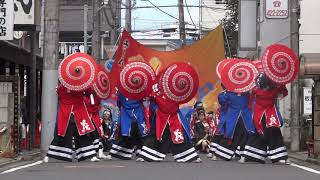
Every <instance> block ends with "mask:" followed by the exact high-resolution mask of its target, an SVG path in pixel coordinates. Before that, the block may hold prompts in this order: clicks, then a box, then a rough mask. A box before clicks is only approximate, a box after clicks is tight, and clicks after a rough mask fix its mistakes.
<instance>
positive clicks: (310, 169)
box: [290, 163, 320, 174]
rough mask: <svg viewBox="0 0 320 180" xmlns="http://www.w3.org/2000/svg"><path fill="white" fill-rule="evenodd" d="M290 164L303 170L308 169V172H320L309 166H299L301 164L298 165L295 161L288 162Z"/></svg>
mask: <svg viewBox="0 0 320 180" xmlns="http://www.w3.org/2000/svg"><path fill="white" fill-rule="evenodd" d="M290 166H294V167H297V168H300V169H303V170H306V171H309V172H312V173H315V174H320V171H317V170H314V169H312V168H309V167H305V166H301V165H298V164H295V163H290Z"/></svg>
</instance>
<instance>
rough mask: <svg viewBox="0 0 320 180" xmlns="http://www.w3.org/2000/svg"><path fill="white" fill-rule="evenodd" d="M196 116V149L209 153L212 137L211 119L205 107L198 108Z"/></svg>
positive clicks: (194, 130)
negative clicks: (207, 115)
mask: <svg viewBox="0 0 320 180" xmlns="http://www.w3.org/2000/svg"><path fill="white" fill-rule="evenodd" d="M195 113H196V114H195V116H194V126H193V132H194V143H195V147H196V149H198V150H200V151H201V152H205V153H207V152H208V150H209V139H210V131H211V126H210V119H209V118H208V117H206V115H205V110H204V109H201V108H199V109H197V111H196V112H195Z"/></svg>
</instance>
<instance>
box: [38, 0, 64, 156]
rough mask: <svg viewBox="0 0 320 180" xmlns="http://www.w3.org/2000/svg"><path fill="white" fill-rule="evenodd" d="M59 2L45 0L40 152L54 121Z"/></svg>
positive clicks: (47, 143)
mask: <svg viewBox="0 0 320 180" xmlns="http://www.w3.org/2000/svg"><path fill="white" fill-rule="evenodd" d="M59 2H60V1H57V0H46V1H45V5H44V4H43V5H44V7H45V10H44V14H42V15H44V18H45V19H44V21H45V23H44V25H45V27H44V58H43V79H42V96H41V110H42V111H41V117H42V121H41V125H42V126H41V127H42V130H41V147H40V148H41V152H42V153H43V154H45V153H46V152H47V151H48V148H49V145H50V142H51V140H52V139H53V132H54V127H55V122H56V114H57V104H58V98H57V93H56V86H57V85H58V58H59V57H58V41H59Z"/></svg>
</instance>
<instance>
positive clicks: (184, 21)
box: [147, 0, 212, 29]
mask: <svg viewBox="0 0 320 180" xmlns="http://www.w3.org/2000/svg"><path fill="white" fill-rule="evenodd" d="M147 1H148V2H149V3H150V4H151V5H152V6H153V7H155V8H157V9H158V10H159V11H161V12H163V13H164V14H166V15H168V16H170V17H171V18H173V19H176V20H178V21H179V19H178V18H176V17H175V16H173V15H171V14H169V13H167V12H165V11H164V10H162V9H161V8H159V6H157V5H155V4H153V3H152V2H151V1H150V0H147ZM175 7H177V6H175ZM198 7H199V6H198ZM184 24H188V25H194V26H195V27H200V26H199V25H195V24H194V23H193V24H190V23H188V22H186V21H184ZM203 28H205V29H212V28H206V27H203Z"/></svg>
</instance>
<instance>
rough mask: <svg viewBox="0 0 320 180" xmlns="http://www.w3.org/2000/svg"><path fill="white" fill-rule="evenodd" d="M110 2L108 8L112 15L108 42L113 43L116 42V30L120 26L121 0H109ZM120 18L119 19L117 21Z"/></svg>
mask: <svg viewBox="0 0 320 180" xmlns="http://www.w3.org/2000/svg"><path fill="white" fill-rule="evenodd" d="M109 3H110V10H111V11H112V12H114V13H111V14H112V15H113V17H112V25H111V33H110V44H111V45H114V44H116V41H117V37H118V33H117V30H118V28H119V27H120V26H119V25H120V24H121V20H120V17H121V8H120V7H121V2H120V1H119V0H115V1H109ZM119 20H120V21H119Z"/></svg>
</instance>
